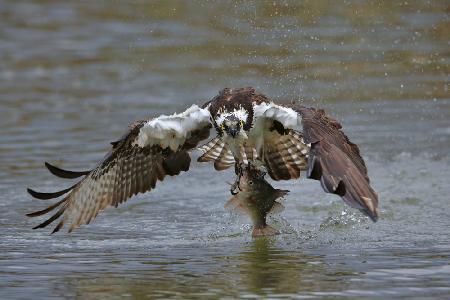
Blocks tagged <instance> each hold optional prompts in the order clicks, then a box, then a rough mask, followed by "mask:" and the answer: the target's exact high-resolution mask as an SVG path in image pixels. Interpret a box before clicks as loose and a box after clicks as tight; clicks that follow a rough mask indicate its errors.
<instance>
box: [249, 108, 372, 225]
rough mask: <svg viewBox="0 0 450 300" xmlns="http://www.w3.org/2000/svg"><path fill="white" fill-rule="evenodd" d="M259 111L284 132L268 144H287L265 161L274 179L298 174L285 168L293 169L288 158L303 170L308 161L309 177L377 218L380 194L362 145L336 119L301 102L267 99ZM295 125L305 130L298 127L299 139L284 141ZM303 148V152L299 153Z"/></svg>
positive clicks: (257, 109) (279, 131) (274, 145)
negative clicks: (359, 147) (366, 162)
mask: <svg viewBox="0 0 450 300" xmlns="http://www.w3.org/2000/svg"><path fill="white" fill-rule="evenodd" d="M255 114H256V115H257V116H263V117H264V118H266V119H268V120H270V121H272V122H273V124H274V125H276V126H273V127H275V128H276V129H277V132H278V133H279V134H280V136H281V137H279V138H278V139H277V141H275V142H270V143H268V144H267V148H269V149H271V148H280V149H281V148H283V147H284V148H286V149H284V148H283V149H281V150H279V151H275V152H276V153H277V155H278V156H279V157H280V158H278V159H272V160H271V161H272V163H271V162H270V161H269V162H265V164H266V166H268V168H269V170H268V171H269V175H270V176H271V177H272V178H273V179H276V180H277V179H278V178H281V179H292V178H298V176H299V172H298V173H296V172H290V173H289V172H282V171H283V168H284V169H286V170H289V169H290V168H289V164H288V163H286V162H291V161H296V164H297V169H299V170H302V168H301V167H302V166H303V163H304V162H305V161H307V164H306V168H304V169H303V170H305V169H306V171H307V177H308V178H311V179H316V180H320V183H321V185H322V187H323V189H324V190H325V192H327V193H333V194H337V195H339V196H341V197H342V199H343V200H344V201H345V202H346V203H347V204H348V205H350V206H352V207H354V208H357V209H359V210H361V211H362V212H363V213H364V214H366V215H367V216H369V217H370V218H371V219H372V220H373V221H376V220H377V219H378V195H377V193H376V192H375V191H374V190H373V189H372V187H371V186H370V181H369V177H368V175H367V168H366V165H365V163H364V160H363V158H362V157H361V154H360V152H359V149H358V146H356V145H355V144H353V143H352V142H350V140H349V139H348V137H347V136H346V135H345V134H344V132H342V130H341V128H342V126H341V125H340V124H339V123H338V122H337V121H336V120H334V119H332V118H330V117H329V116H327V115H326V114H325V112H324V111H323V110H321V109H319V110H316V109H314V108H307V107H304V106H301V105H299V104H292V105H276V104H273V103H270V104H266V103H265V104H262V105H260V106H258V107H256V111H255ZM277 127H278V128H277ZM295 128H301V133H300V132H296V131H295V132H296V134H294V136H296V137H297V139H289V142H283V138H284V139H287V138H286V137H285V136H287V135H289V134H291V135H292V130H294V129H295ZM292 144H295V147H294V146H292ZM289 149H292V150H289ZM299 149H300V153H297V152H298V151H297V150H299ZM294 150H295V151H296V152H294ZM293 153H294V154H293ZM265 160H267V157H265ZM271 164H272V165H275V167H273V166H272V165H271ZM279 170H281V172H280V171H279ZM280 174H281V175H283V174H285V175H284V177H283V176H280ZM297 174H298V176H296V175H297Z"/></svg>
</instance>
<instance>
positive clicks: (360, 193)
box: [27, 88, 378, 232]
mask: <svg viewBox="0 0 450 300" xmlns="http://www.w3.org/2000/svg"><path fill="white" fill-rule="evenodd" d="M212 127H214V128H215V130H216V132H217V135H216V136H215V137H214V138H212V139H211V140H210V141H209V142H207V143H206V144H204V145H203V146H200V147H198V148H197V146H198V144H199V143H200V142H201V141H204V140H206V139H207V138H208V137H209V135H210V129H211V128H212ZM111 144H112V149H111V150H110V152H109V153H108V154H107V155H106V157H105V158H104V159H103V160H102V161H101V162H100V163H99V164H98V165H97V166H96V167H95V168H94V169H92V170H88V171H68V170H63V169H60V168H57V167H55V166H53V165H51V164H49V163H45V165H46V167H47V168H48V170H49V171H50V172H51V173H52V174H54V175H56V176H58V177H62V178H70V179H73V178H78V177H82V179H81V180H80V181H79V182H78V183H76V184H75V185H73V186H71V187H69V188H67V189H64V190H62V191H58V192H53V193H41V192H36V191H34V190H32V189H28V192H29V193H30V194H31V195H32V196H33V197H34V198H37V199H41V200H48V199H54V198H57V197H60V196H64V197H63V198H62V199H61V200H59V201H58V202H56V203H54V204H52V205H50V206H49V207H47V208H46V209H44V210H41V211H37V212H33V213H30V214H28V215H27V216H30V217H36V216H40V215H43V214H46V213H48V212H50V211H53V210H55V209H57V208H58V210H57V211H56V213H54V214H53V215H52V216H51V217H50V218H49V219H48V220H46V221H45V222H43V223H41V224H39V225H37V226H36V227H34V229H36V228H42V227H46V226H47V225H49V224H50V223H52V222H54V221H55V220H57V219H59V223H58V224H57V225H56V227H55V228H54V230H53V232H57V231H58V230H60V229H61V228H62V227H63V225H64V224H65V223H69V224H70V227H69V232H71V231H72V230H73V229H75V228H77V227H79V226H80V225H82V224H88V223H89V222H90V221H91V220H92V219H93V218H95V217H96V216H97V214H98V213H99V212H100V211H102V210H103V209H105V208H106V207H108V206H115V207H117V206H118V205H119V204H120V203H122V202H124V201H126V200H127V199H128V198H130V197H131V196H133V195H136V194H137V193H144V192H146V191H150V190H151V189H153V188H155V185H156V182H157V181H158V180H159V181H162V180H163V179H164V177H165V176H166V175H170V176H174V175H178V174H180V172H182V171H188V169H189V166H190V162H191V158H190V152H191V151H192V150H194V149H199V150H200V151H202V152H203V153H202V155H201V156H200V157H199V158H198V161H200V162H213V163H214V168H215V169H216V170H225V169H227V168H229V167H232V166H234V167H235V169H236V174H238V173H239V172H238V170H239V169H240V168H241V166H242V165H244V166H245V165H248V164H249V163H251V164H252V165H255V166H258V168H261V169H263V170H264V172H267V173H268V174H269V176H270V177H271V178H272V179H273V180H275V181H278V180H290V179H297V178H299V177H300V173H301V172H302V171H305V172H306V177H307V178H311V179H316V180H319V181H320V183H321V185H322V187H323V189H324V190H325V192H327V193H333V194H337V195H339V196H341V197H342V199H343V200H344V201H345V202H346V203H347V204H349V205H350V206H352V207H354V208H357V209H359V210H360V211H362V212H363V213H364V214H366V215H367V216H369V217H370V218H371V219H372V220H373V221H376V220H377V218H378V196H377V194H376V192H375V191H374V190H373V189H372V187H371V186H370V183H369V177H368V175H367V168H366V165H365V163H364V160H363V159H362V157H361V155H360V152H359V149H358V147H357V146H356V145H355V144H353V143H351V142H350V141H349V139H348V138H347V136H346V135H345V134H344V133H343V132H342V131H341V125H340V124H339V123H338V122H337V121H336V120H334V119H332V118H330V117H329V116H327V115H326V114H325V112H324V111H323V110H321V109H314V108H307V107H304V106H301V105H299V104H291V105H280V104H276V103H274V102H273V101H271V100H270V99H269V98H267V97H266V96H264V95H263V94H261V93H258V92H256V91H255V90H254V89H253V88H240V89H233V90H232V89H224V90H222V91H220V92H219V94H218V95H217V96H216V97H214V98H213V99H212V100H210V101H208V102H207V103H205V104H204V105H202V106H201V107H199V106H197V105H192V106H191V107H190V108H188V109H187V110H186V111H184V112H182V113H178V114H173V115H170V116H166V115H162V116H159V117H157V118H153V119H150V120H143V121H137V122H135V123H133V124H132V125H131V126H130V128H129V130H128V131H127V132H126V133H125V134H124V135H123V136H122V137H121V138H120V139H119V140H117V141H115V142H112V143H111ZM238 180H239V178H238Z"/></svg>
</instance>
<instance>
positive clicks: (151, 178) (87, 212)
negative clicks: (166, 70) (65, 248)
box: [28, 105, 211, 232]
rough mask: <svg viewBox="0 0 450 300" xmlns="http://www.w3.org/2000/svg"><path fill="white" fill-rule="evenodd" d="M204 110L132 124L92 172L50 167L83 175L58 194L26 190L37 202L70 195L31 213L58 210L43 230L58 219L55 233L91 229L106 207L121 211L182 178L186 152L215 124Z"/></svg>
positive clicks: (60, 173)
mask: <svg viewBox="0 0 450 300" xmlns="http://www.w3.org/2000/svg"><path fill="white" fill-rule="evenodd" d="M209 118H210V116H209V112H208V110H206V109H202V108H199V107H197V106H196V105H194V106H192V107H191V108H189V109H188V110H186V111H185V112H184V113H181V114H174V115H171V116H161V117H158V118H156V119H153V120H150V121H138V122H136V123H134V124H133V125H132V126H131V127H130V129H129V130H128V132H127V133H126V134H125V135H124V136H122V138H121V139H119V140H118V141H115V142H113V143H111V144H112V149H111V151H110V152H109V153H108V154H107V155H106V157H105V158H104V159H103V160H102V161H101V162H100V163H99V164H98V166H97V167H96V168H95V169H93V170H91V171H81V172H75V171H67V170H63V169H60V168H57V167H55V166H52V165H50V164H48V163H46V167H47V168H48V169H49V171H50V172H51V173H52V174H54V175H56V176H58V177H62V178H77V177H81V176H84V177H83V179H81V180H80V181H79V182H78V183H76V184H75V185H73V186H71V187H69V188H67V189H64V190H62V191H59V192H55V193H40V192H36V191H34V190H31V189H28V192H29V193H30V194H31V195H32V196H33V197H35V198H37V199H41V200H47V199H53V198H57V197H59V196H62V195H65V194H67V195H66V196H65V197H64V198H63V199H62V200H60V201H58V202H56V203H55V204H53V205H51V206H49V207H47V208H46V209H44V210H41V211H37V212H33V213H30V214H28V216H30V217H36V216H40V215H43V214H46V213H48V212H50V211H53V210H55V209H56V208H59V210H58V211H57V212H56V213H55V214H53V215H52V216H51V217H50V218H49V219H47V220H46V221H45V222H43V223H41V224H39V225H38V226H36V227H34V229H36V228H42V227H45V226H47V225H49V224H50V223H52V222H53V221H55V220H57V219H60V221H59V223H58V225H57V226H56V227H55V229H54V230H53V232H57V231H58V230H60V229H61V227H63V225H64V224H65V223H69V224H70V227H69V232H71V231H72V230H73V229H75V228H77V227H79V226H80V225H82V224H88V223H89V222H90V221H91V220H92V219H93V218H95V217H96V216H97V214H98V213H99V212H100V211H102V210H103V209H105V208H106V207H108V206H115V207H117V206H118V204H119V203H122V202H124V201H126V200H127V199H128V198H130V197H131V196H133V195H136V194H137V193H144V192H146V191H149V190H151V189H153V188H154V187H155V185H156V182H157V181H158V180H159V181H162V180H163V179H164V177H165V176H166V175H170V176H174V175H178V174H179V173H180V172H181V171H187V170H188V169H189V165H190V161H191V159H190V156H189V154H188V151H189V150H191V149H193V148H195V147H196V146H197V144H198V143H199V142H200V141H202V140H204V139H206V138H208V136H209V132H210V128H211V124H210V121H209Z"/></svg>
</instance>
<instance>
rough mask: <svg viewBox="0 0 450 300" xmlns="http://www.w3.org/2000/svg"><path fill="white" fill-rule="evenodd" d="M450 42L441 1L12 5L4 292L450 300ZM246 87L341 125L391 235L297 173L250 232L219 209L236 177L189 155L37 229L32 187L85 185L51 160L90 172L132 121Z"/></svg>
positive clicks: (4, 30)
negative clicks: (169, 169)
mask: <svg viewBox="0 0 450 300" xmlns="http://www.w3.org/2000/svg"><path fill="white" fill-rule="evenodd" d="M449 37H450V17H449V8H448V3H446V2H445V1H408V2H407V3H406V2H401V3H400V2H398V1H392V2H382V3H381V4H380V3H378V2H373V3H372V2H371V3H367V2H361V1H355V2H353V1H346V2H337V1H336V3H334V2H333V3H330V2H329V1H307V2H305V3H303V4H298V3H297V2H282V3H281V4H273V3H272V2H267V3H265V2H262V1H261V2H259V1H258V2H241V1H236V2H232V1H226V2H208V3H206V2H203V1H201V2H200V1H199V2H189V4H188V3H187V2H182V1H180V2H171V1H162V2H154V3H153V2H152V3H151V4H148V3H145V2H143V1H130V3H124V2H123V1H121V2H119V1H114V2H113V1H111V2H106V1H96V2H94V3H93V2H75V1H71V2H69V1H65V2H61V1H20V2H19V1H4V0H0V116H1V117H0V195H1V196H0V200H1V201H0V207H1V210H0V239H1V240H0V241H1V244H0V253H1V254H0V298H2V299H13V298H17V299H19V298H21V299H29V298H30V297H33V298H35V299H44V298H45V299H47V298H81V299H98V298H108V299H112V298H124V297H127V298H157V297H160V298H180V299H181V298H238V297H241V298H245V297H246V298H260V297H262V298H263V297H268V298H272V299H274V298H352V297H354V298H361V297H373V298H378V297H379V298H395V297H419V298H420V297H429V296H434V297H436V298H443V299H444V298H448V297H449V295H450V283H449V282H450V264H449V261H450V260H449V258H450V244H449V241H450V234H449V228H450V213H449V212H448V210H449V206H450V205H449V201H450V200H449V194H450V187H449V179H448V178H449V176H450V158H449V155H448V153H450V94H449V73H450V72H449V71H450V66H449V63H450V52H449V40H450V38H449ZM249 85H251V86H254V87H256V88H258V89H259V90H260V91H262V92H264V93H265V94H267V95H268V96H269V97H271V98H273V99H275V100H277V101H290V100H300V101H302V102H303V103H304V104H305V105H311V106H316V107H324V108H326V109H327V111H328V112H329V113H330V114H331V115H333V116H334V117H336V118H337V119H339V120H340V121H342V123H343V125H344V128H345V131H346V133H348V135H349V136H350V137H351V139H352V141H354V142H356V143H358V144H359V145H360V147H361V150H362V153H363V154H364V157H365V159H366V161H367V164H368V167H369V174H370V177H371V179H372V183H373V186H374V188H375V189H376V190H377V191H378V193H379V198H380V209H381V218H380V220H379V222H378V223H376V224H373V223H371V222H370V221H368V219H367V218H365V217H362V216H361V215H360V214H359V213H357V212H355V211H353V210H351V209H349V208H346V207H345V206H344V205H343V204H342V201H341V200H340V199H339V198H338V197H335V196H332V195H328V194H325V193H323V192H322V190H321V188H320V186H319V184H318V183H317V182H315V181H310V180H306V179H301V180H300V181H297V182H287V183H286V182H284V183H275V184H274V185H275V187H278V188H284V189H289V190H291V193H290V196H288V197H287V199H286V201H285V203H284V205H285V206H286V207H287V209H286V211H285V212H283V213H282V214H281V216H279V217H276V218H275V219H273V220H271V222H272V224H274V226H276V227H278V228H280V229H281V230H282V231H283V234H282V235H280V236H277V237H275V238H271V239H256V240H254V239H252V238H251V237H250V235H251V232H250V227H249V222H248V220H246V219H244V218H241V217H238V216H234V215H231V214H230V213H228V212H226V211H225V210H224V209H223V205H224V203H225V202H226V200H227V199H228V198H229V196H230V195H229V192H228V185H227V184H226V183H225V182H226V181H231V180H232V179H233V175H232V173H231V172H221V173H217V172H215V171H213V168H212V166H211V165H204V164H198V163H193V165H192V166H191V171H190V173H189V174H184V175H182V176H179V177H176V178H168V179H167V180H166V181H164V182H163V183H160V184H159V185H158V188H157V189H156V190H155V191H153V192H151V193H147V194H144V195H140V196H138V197H135V198H133V199H132V200H130V201H128V202H127V203H126V204H125V205H122V206H120V207H119V208H118V209H112V208H111V209H107V210H106V211H105V212H103V213H102V214H100V215H99V217H98V218H97V219H96V220H95V221H94V222H93V223H91V224H90V225H89V226H83V227H82V228H80V229H79V230H77V231H76V232H74V233H72V234H66V233H64V232H63V233H58V234H56V235H49V234H48V233H49V231H48V230H40V231H35V230H31V227H33V226H34V225H36V224H38V222H39V220H36V219H27V218H26V217H25V216H24V215H25V213H27V212H30V211H34V210H37V209H42V208H43V207H44V205H43V204H42V202H40V201H33V200H32V199H31V198H30V196H28V195H27V194H26V192H25V188H26V187H28V186H31V187H34V188H36V189H38V188H39V189H40V190H44V191H50V190H58V189H61V188H63V187H66V186H68V185H69V184H70V183H68V182H64V181H62V180H58V179H56V178H55V177H52V176H51V175H50V174H49V173H48V172H46V170H45V169H44V168H43V162H44V161H51V162H54V163H55V164H58V165H61V166H63V167H66V168H68V169H70V168H72V169H79V170H81V169H86V168H90V167H93V166H94V165H95V163H96V162H97V161H98V160H99V159H101V158H102V157H103V155H104V154H105V153H106V151H107V150H108V146H109V144H108V143H109V142H110V141H113V140H115V139H116V138H117V137H119V136H120V135H121V134H122V133H123V131H124V130H125V128H126V126H127V125H128V124H129V123H131V122H132V121H134V120H137V119H141V118H146V117H150V116H156V115H159V114H161V113H171V112H173V111H181V110H183V109H184V108H186V107H187V106H188V105H190V104H192V103H203V102H204V101H205V100H208V99H210V98H212V97H213V96H214V95H215V94H216V93H217V91H218V90H219V89H222V88H223V87H239V86H249ZM196 155H197V154H194V156H196Z"/></svg>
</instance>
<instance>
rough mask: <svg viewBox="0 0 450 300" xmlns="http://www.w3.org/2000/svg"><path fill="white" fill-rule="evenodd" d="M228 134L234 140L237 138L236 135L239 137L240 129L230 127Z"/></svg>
mask: <svg viewBox="0 0 450 300" xmlns="http://www.w3.org/2000/svg"><path fill="white" fill-rule="evenodd" d="M228 133H229V134H230V135H231V136H232V137H233V138H235V137H236V135H237V133H238V128H235V127H234V128H233V127H230V129H229V130H228Z"/></svg>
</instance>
